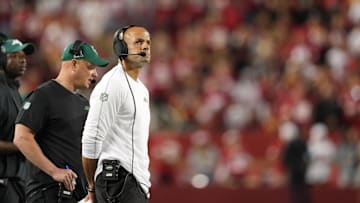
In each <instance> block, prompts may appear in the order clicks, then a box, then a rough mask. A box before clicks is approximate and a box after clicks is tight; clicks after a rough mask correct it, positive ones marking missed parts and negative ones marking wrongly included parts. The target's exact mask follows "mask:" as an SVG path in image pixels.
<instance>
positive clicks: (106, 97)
mask: <svg viewBox="0 0 360 203" xmlns="http://www.w3.org/2000/svg"><path fill="white" fill-rule="evenodd" d="M108 99H109V94H107V93H105V92H103V93H101V94H100V101H102V102H106V101H107V100H108Z"/></svg>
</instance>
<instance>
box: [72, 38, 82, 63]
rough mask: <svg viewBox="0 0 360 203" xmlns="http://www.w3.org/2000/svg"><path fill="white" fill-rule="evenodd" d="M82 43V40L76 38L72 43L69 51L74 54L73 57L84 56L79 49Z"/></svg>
mask: <svg viewBox="0 0 360 203" xmlns="http://www.w3.org/2000/svg"><path fill="white" fill-rule="evenodd" d="M83 43H84V42H83V41H81V40H79V39H78V40H76V41H75V42H74V44H73V45H72V47H71V49H70V51H69V52H70V53H71V54H73V55H74V58H80V57H83V56H84V55H83V53H82V50H81V45H82V44H83Z"/></svg>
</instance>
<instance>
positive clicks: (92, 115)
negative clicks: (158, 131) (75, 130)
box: [82, 64, 151, 193]
mask: <svg viewBox="0 0 360 203" xmlns="http://www.w3.org/2000/svg"><path fill="white" fill-rule="evenodd" d="M125 74H126V73H125V72H124V70H123V68H122V66H121V65H120V64H119V65H117V66H115V67H114V68H113V69H111V70H110V71H109V72H107V73H106V74H105V75H104V76H103V77H102V79H101V81H100V82H99V83H98V84H97V85H96V87H95V88H94V90H93V92H92V93H91V96H90V110H89V113H88V117H87V120H86V123H85V127H84V132H83V138H82V154H83V156H84V157H87V158H90V159H99V161H98V166H97V169H96V174H95V177H96V176H97V175H98V174H99V173H100V172H101V171H102V168H103V167H102V161H103V160H104V159H109V160H119V161H120V163H121V165H122V166H123V167H124V168H125V169H126V170H128V171H129V172H131V171H132V172H133V174H134V176H135V178H136V179H137V181H139V182H140V184H141V186H142V188H143V189H144V190H145V191H146V192H147V193H148V192H149V188H150V186H151V183H150V172H149V155H148V138H149V125H150V106H149V91H148V89H147V88H146V87H145V86H144V84H143V83H142V82H141V81H140V80H139V79H138V80H136V81H135V80H133V79H132V78H131V77H130V76H129V75H127V74H126V76H127V78H128V81H129V84H130V87H131V89H132V92H133V94H132V93H131V91H130V88H129V84H128V82H127V80H126V77H125ZM134 101H135V103H136V109H135V108H134ZM134 110H136V113H135V114H136V115H135V120H134ZM133 125H134V126H133ZM132 128H133V132H132ZM132 163H133V164H132ZM132 165H133V167H132ZM95 179H96V178H95Z"/></svg>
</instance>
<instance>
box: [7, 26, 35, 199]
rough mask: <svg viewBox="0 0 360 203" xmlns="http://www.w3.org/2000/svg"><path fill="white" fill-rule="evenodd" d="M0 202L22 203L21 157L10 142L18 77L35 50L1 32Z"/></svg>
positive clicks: (16, 107) (18, 103) (18, 105)
mask: <svg viewBox="0 0 360 203" xmlns="http://www.w3.org/2000/svg"><path fill="white" fill-rule="evenodd" d="M0 43H1V45H0V46H1V49H0V202H6V203H23V202H24V201H25V188H24V178H25V170H24V161H25V159H24V156H23V155H22V154H21V153H20V152H19V150H18V149H17V147H16V146H15V145H14V143H13V142H12V141H13V139H14V131H15V119H16V116H17V114H18V112H19V110H20V108H21V104H22V98H21V96H20V94H19V92H18V89H19V81H18V78H19V77H21V76H22V75H24V73H25V70H26V66H27V61H26V57H27V55H31V54H33V53H34V51H35V47H34V45H33V44H29V43H24V44H23V43H22V42H21V41H19V40H18V39H8V37H7V36H6V35H4V34H2V33H0Z"/></svg>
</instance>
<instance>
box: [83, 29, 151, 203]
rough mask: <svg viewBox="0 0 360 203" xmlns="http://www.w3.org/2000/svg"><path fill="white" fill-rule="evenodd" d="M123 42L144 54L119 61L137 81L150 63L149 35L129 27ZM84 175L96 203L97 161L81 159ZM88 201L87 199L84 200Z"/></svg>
mask: <svg viewBox="0 0 360 203" xmlns="http://www.w3.org/2000/svg"><path fill="white" fill-rule="evenodd" d="M124 40H125V42H126V44H127V45H128V52H129V53H139V52H145V53H146V56H139V55H129V56H127V57H126V58H125V59H124V60H119V63H121V64H122V65H123V67H124V70H125V71H126V72H127V74H128V75H129V76H130V77H131V78H132V79H134V80H137V79H138V76H139V73H140V70H141V69H142V67H143V66H144V65H146V64H148V63H150V58H151V54H150V45H151V41H150V34H149V32H148V31H147V30H146V29H145V28H143V27H137V26H136V27H131V28H129V29H128V30H126V32H125V34H124ZM82 162H83V166H84V171H85V175H86V178H87V181H88V184H89V189H90V190H91V191H92V192H89V195H88V198H89V199H90V202H91V203H96V197H95V192H94V191H95V183H94V175H95V171H96V166H97V162H98V159H89V158H86V157H84V156H83V158H82ZM86 200H88V199H86Z"/></svg>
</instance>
